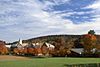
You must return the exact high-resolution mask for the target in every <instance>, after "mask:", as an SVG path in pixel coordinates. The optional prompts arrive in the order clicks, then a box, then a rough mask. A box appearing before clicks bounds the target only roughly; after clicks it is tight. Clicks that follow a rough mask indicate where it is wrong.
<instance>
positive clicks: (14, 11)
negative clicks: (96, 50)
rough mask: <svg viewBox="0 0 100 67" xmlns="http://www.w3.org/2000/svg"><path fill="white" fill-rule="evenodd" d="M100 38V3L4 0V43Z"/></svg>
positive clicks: (0, 25)
mask: <svg viewBox="0 0 100 67" xmlns="http://www.w3.org/2000/svg"><path fill="white" fill-rule="evenodd" d="M89 30H95V32H96V34H100V0H0V40H4V41H6V42H13V41H16V40H18V39H19V38H20V39H29V38H34V37H39V36H46V35H59V34H68V35H69V34H73V35H78V34H80V35H82V34H86V33H87V32H88V31H89Z"/></svg>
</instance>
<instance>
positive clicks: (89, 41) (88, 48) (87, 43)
mask: <svg viewBox="0 0 100 67" xmlns="http://www.w3.org/2000/svg"><path fill="white" fill-rule="evenodd" d="M91 32H92V31H91V30H90V31H89V32H88V34H86V35H83V36H82V39H81V43H82V44H83V47H84V53H86V54H92V53H94V52H93V49H94V48H95V46H96V41H97V38H96V36H95V34H93V32H92V34H91Z"/></svg>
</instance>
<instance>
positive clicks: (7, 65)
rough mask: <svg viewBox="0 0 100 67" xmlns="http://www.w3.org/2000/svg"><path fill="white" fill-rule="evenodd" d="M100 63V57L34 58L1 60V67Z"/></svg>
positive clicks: (62, 66) (59, 66)
mask: <svg viewBox="0 0 100 67" xmlns="http://www.w3.org/2000/svg"><path fill="white" fill-rule="evenodd" d="M84 63H100V58H67V57H66V58H32V59H29V60H0V67H66V66H64V65H66V64H84Z"/></svg>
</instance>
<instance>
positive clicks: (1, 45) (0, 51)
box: [0, 41, 8, 55]
mask: <svg viewBox="0 0 100 67" xmlns="http://www.w3.org/2000/svg"><path fill="white" fill-rule="evenodd" d="M5 45H6V43H5V42H4V41H0V54H2V55H4V54H7V53H8V49H7V48H6V46H5Z"/></svg>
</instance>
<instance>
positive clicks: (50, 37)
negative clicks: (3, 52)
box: [9, 35, 100, 48]
mask: <svg viewBox="0 0 100 67" xmlns="http://www.w3.org/2000/svg"><path fill="white" fill-rule="evenodd" d="M81 36H82V35H48V36H41V37H36V38H30V39H27V40H23V43H30V42H40V41H41V42H50V41H53V40H54V39H56V38H63V39H64V40H65V41H66V42H69V41H71V42H73V43H74V46H75V47H77V48H79V47H82V46H81V45H80V44H79V38H80V37H81ZM96 37H97V43H100V35H96ZM17 42H18V41H15V42H13V43H9V44H14V43H17Z"/></svg>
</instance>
